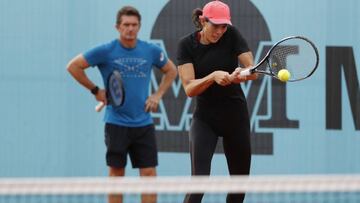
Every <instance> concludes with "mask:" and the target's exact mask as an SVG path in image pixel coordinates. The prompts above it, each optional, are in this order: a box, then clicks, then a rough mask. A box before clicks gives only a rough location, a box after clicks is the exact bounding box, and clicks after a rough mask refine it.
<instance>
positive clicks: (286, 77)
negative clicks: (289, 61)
mask: <svg viewBox="0 0 360 203" xmlns="http://www.w3.org/2000/svg"><path fill="white" fill-rule="evenodd" d="M290 77H291V74H290V72H289V71H288V70H286V69H281V70H280V71H279V72H278V78H279V79H280V80H281V81H283V82H286V81H288V80H289V79H290Z"/></svg>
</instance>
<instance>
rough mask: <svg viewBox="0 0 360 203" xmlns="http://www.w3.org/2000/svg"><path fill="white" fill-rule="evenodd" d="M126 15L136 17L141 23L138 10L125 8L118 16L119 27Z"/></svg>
mask: <svg viewBox="0 0 360 203" xmlns="http://www.w3.org/2000/svg"><path fill="white" fill-rule="evenodd" d="M124 15H126V16H136V17H137V18H138V19H139V22H141V15H140V13H139V11H138V10H137V9H136V8H134V7H132V6H124V7H122V8H121V9H120V10H119V11H118V13H117V16H116V24H117V25H119V24H120V23H121V17H122V16H124Z"/></svg>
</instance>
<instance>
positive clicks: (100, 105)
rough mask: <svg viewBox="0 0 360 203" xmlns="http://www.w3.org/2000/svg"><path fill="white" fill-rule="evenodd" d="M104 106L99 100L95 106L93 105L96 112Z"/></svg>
mask: <svg viewBox="0 0 360 203" xmlns="http://www.w3.org/2000/svg"><path fill="white" fill-rule="evenodd" d="M104 106H105V103H104V102H99V103H98V104H97V105H96V106H95V111H96V112H100V111H101V110H102V109H103V108H104Z"/></svg>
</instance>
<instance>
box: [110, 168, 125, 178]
mask: <svg viewBox="0 0 360 203" xmlns="http://www.w3.org/2000/svg"><path fill="white" fill-rule="evenodd" d="M124 175H125V168H115V167H110V169H109V176H124Z"/></svg>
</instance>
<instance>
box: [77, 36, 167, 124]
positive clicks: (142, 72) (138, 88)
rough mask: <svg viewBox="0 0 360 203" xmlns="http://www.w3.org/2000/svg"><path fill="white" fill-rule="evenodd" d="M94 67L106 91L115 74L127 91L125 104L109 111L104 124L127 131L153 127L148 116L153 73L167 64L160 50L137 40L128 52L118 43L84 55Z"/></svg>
mask: <svg viewBox="0 0 360 203" xmlns="http://www.w3.org/2000/svg"><path fill="white" fill-rule="evenodd" d="M84 57H85V60H86V61H87V62H88V63H89V65H91V66H97V67H98V68H99V71H100V73H101V76H102V78H103V81H104V85H105V87H106V85H107V84H106V83H107V78H108V77H109V75H110V74H111V73H112V71H113V70H118V71H119V72H120V73H121V77H122V79H123V83H124V88H125V101H124V104H123V105H122V106H120V107H117V108H113V107H112V106H111V105H108V106H107V107H106V112H105V117H104V121H105V122H107V123H112V124H118V125H121V126H128V127H140V126H145V125H149V124H152V123H153V120H152V118H151V115H150V113H148V112H145V101H146V99H147V97H148V96H149V85H150V76H151V69H152V67H153V66H155V67H157V68H162V67H163V66H164V65H165V64H166V63H167V61H168V59H167V57H166V56H165V54H164V52H163V51H162V50H161V48H160V47H158V46H156V45H154V44H151V43H148V42H145V41H142V40H137V44H136V47H135V48H131V49H129V48H125V47H123V46H122V45H121V43H120V41H119V40H118V39H115V40H113V41H111V42H109V43H106V44H103V45H100V46H97V47H95V48H93V49H91V50H89V51H87V52H85V53H84Z"/></svg>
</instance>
